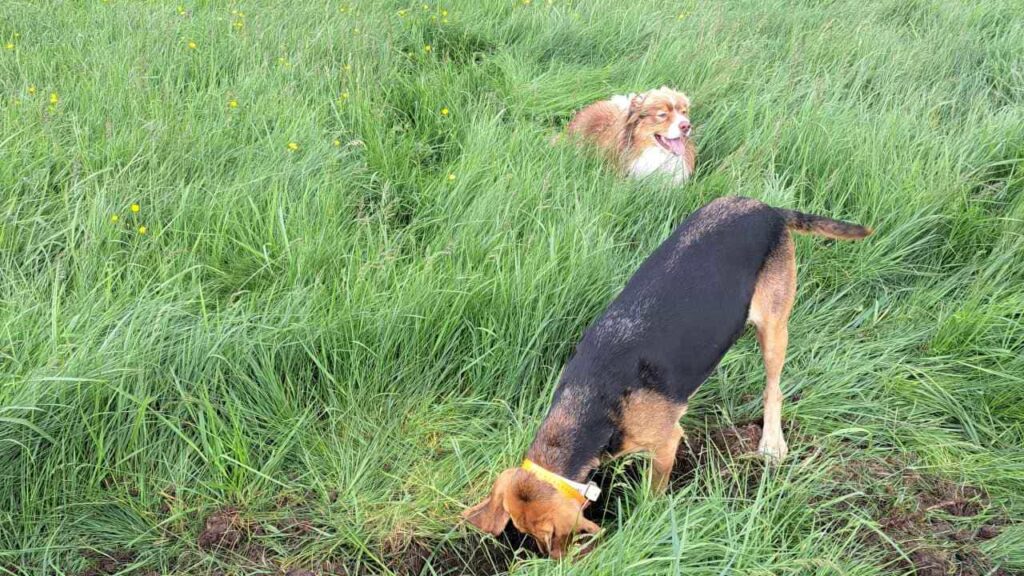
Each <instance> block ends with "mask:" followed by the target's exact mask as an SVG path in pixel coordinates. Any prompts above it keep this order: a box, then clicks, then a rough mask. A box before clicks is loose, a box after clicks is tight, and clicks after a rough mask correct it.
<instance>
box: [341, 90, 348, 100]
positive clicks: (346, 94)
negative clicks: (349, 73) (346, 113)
mask: <svg viewBox="0 0 1024 576" xmlns="http://www.w3.org/2000/svg"><path fill="white" fill-rule="evenodd" d="M339 98H340V99H341V100H348V90H345V91H344V92H342V93H341V95H340V96H339Z"/></svg>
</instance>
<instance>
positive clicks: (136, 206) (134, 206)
mask: <svg viewBox="0 0 1024 576" xmlns="http://www.w3.org/2000/svg"><path fill="white" fill-rule="evenodd" d="M131 210H132V212H134V213H136V214H138V213H139V210H142V206H139V203H138V202H135V203H133V204H132V205H131Z"/></svg>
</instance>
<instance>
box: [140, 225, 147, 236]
mask: <svg viewBox="0 0 1024 576" xmlns="http://www.w3.org/2000/svg"><path fill="white" fill-rule="evenodd" d="M146 232H149V228H146V227H145V226H139V234H142V235H145V234H146Z"/></svg>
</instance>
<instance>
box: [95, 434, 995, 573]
mask: <svg viewBox="0 0 1024 576" xmlns="http://www.w3.org/2000/svg"><path fill="white" fill-rule="evenodd" d="M787 437H788V438H789V439H790V440H791V441H794V440H796V439H798V438H800V435H799V431H798V430H794V429H790V430H787ZM760 439H761V427H760V426H759V425H757V424H746V425H739V426H731V427H727V428H721V429H719V430H715V431H712V432H710V433H708V434H706V435H698V434H696V433H691V435H690V436H687V438H686V440H685V442H683V443H681V445H680V447H679V451H678V453H677V455H676V466H675V469H674V470H673V473H672V478H671V480H670V488H669V489H670V490H673V489H678V488H681V487H683V486H686V485H688V484H689V483H691V482H693V480H694V478H695V477H696V475H697V474H698V473H699V472H700V471H702V470H706V469H707V468H708V467H709V465H712V464H714V468H715V469H718V470H719V472H720V473H721V474H722V475H723V476H725V475H728V476H731V477H733V478H734V479H735V480H737V481H736V482H734V483H733V484H734V485H735V486H736V487H737V490H738V491H740V492H742V491H745V490H748V489H752V490H756V489H757V484H758V483H759V482H760V481H761V480H760V479H761V475H760V474H759V473H756V471H757V470H759V467H760V466H761V465H762V460H761V459H760V458H758V457H756V456H755V455H756V452H757V445H758V442H759V441H760ZM797 441H800V442H808V443H810V445H813V439H802V440H797ZM851 454H856V450H854V449H852V450H851ZM741 461H744V462H743V463H742V464H741ZM911 461H912V455H910V456H906V455H904V456H901V457H900V458H897V457H890V458H886V459H881V460H879V459H873V460H853V461H850V462H845V463H843V464H842V465H837V466H836V467H835V468H834V469H833V470H832V471H831V477H832V478H834V479H835V490H834V493H831V494H826V495H825V496H826V497H823V498H822V501H823V502H824V501H827V500H832V499H834V497H835V496H838V495H840V494H849V493H853V492H856V493H859V494H862V495H861V496H858V497H856V498H848V499H846V500H844V501H843V503H842V504H841V506H843V507H845V508H857V509H858V510H861V511H866V512H868V513H870V514H871V516H872V518H874V519H875V520H876V522H877V524H878V526H879V528H880V529H881V531H882V532H884V533H885V534H886V535H887V536H888V537H889V538H890V539H891V540H892V541H894V542H896V543H897V544H898V545H899V547H900V549H901V550H902V551H903V552H902V553H901V552H899V551H897V550H895V549H893V547H892V546H891V545H890V544H889V543H888V542H886V541H885V540H884V539H882V538H880V537H879V536H878V535H877V534H876V533H873V532H871V533H868V534H866V535H865V536H864V538H865V540H866V541H867V542H869V543H871V544H873V545H875V546H876V547H877V548H878V549H880V550H883V551H884V552H883V553H884V554H885V555H886V557H887V558H888V559H889V562H890V564H889V566H890V567H891V568H892V569H893V570H894V571H896V572H901V573H903V572H913V573H914V574H917V575H918V576H946V575H953V574H956V575H957V576H975V575H978V576H980V575H982V574H989V575H996V576H999V575H1008V574H1009V572H1007V571H1005V570H1003V569H1001V568H999V567H997V566H995V565H994V564H993V563H992V562H991V561H990V559H988V558H987V557H986V556H985V555H984V553H982V551H981V549H980V547H979V546H978V544H979V543H980V542H982V541H984V540H989V539H992V538H995V537H996V536H998V535H999V531H1000V528H1001V526H1002V524H1003V523H1004V522H1003V521H1002V520H1000V519H999V518H993V517H992V508H991V507H990V506H989V503H988V498H987V495H986V494H984V492H982V491H981V490H979V489H976V488H972V487H969V486H958V485H955V484H953V483H951V482H949V481H948V480H945V479H941V478H938V477H930V476H928V475H927V474H924V473H922V472H921V471H920V470H918V469H916V468H914V467H913V466H911V465H910V464H909V462H911ZM619 468H620V469H621V468H622V467H619ZM643 470H644V467H643V466H642V465H640V464H639V463H637V462H636V461H634V462H632V463H630V464H627V465H626V466H625V468H624V469H623V472H622V473H618V474H617V473H614V472H613V468H612V467H611V466H605V467H603V468H601V469H599V470H598V472H597V473H596V474H595V477H594V481H595V482H597V483H598V484H599V485H600V486H601V487H602V491H603V492H602V497H601V499H600V500H599V501H598V502H596V503H594V504H592V505H591V506H590V507H589V508H588V509H587V511H586V515H587V517H588V518H591V519H592V520H594V521H596V522H598V523H600V524H602V525H603V526H605V527H606V528H607V527H609V526H614V525H615V523H614V519H615V516H616V515H617V514H620V513H621V514H629V513H630V512H631V510H630V509H629V506H631V504H630V502H631V499H630V498H623V497H622V496H624V495H625V492H626V491H627V490H632V489H635V487H636V485H637V484H638V483H640V482H643V481H644V472H643ZM171 494H172V496H171V497H172V498H173V492H171ZM313 498H315V495H307V497H306V498H304V497H302V496H301V495H299V496H295V495H286V496H282V497H281V499H279V501H278V502H276V504H278V511H279V512H284V516H283V517H282V518H280V519H278V520H276V521H272V522H263V523H260V522H256V521H253V520H251V519H247V518H246V517H245V516H244V515H243V514H242V513H241V512H240V511H239V510H237V509H235V508H224V509H221V510H217V511H215V512H214V513H212V514H210V515H209V516H208V517H207V518H206V519H205V520H204V524H203V530H202V531H201V532H200V534H199V537H198V540H197V545H198V547H199V548H200V549H202V550H205V551H206V552H207V553H215V554H217V555H223V556H225V560H228V557H230V561H231V562H232V563H239V564H241V565H242V567H244V568H247V569H249V568H251V569H258V570H260V571H262V572H266V573H272V574H277V575H280V576H363V575H374V574H380V573H382V572H384V569H385V567H386V569H387V570H388V571H390V572H394V573H396V574H399V575H402V576H418V575H427V574H430V575H438V576H443V575H485V574H486V575H491V574H501V573H505V572H507V571H508V570H509V568H510V566H511V565H512V564H513V563H514V562H515V560H516V559H517V558H522V557H528V556H533V555H537V554H539V550H538V549H537V547H536V545H535V543H534V542H533V540H532V539H530V538H529V537H527V536H524V535H523V534H520V533H519V532H517V531H516V530H515V528H513V527H512V525H511V523H510V524H509V526H508V527H507V528H506V530H505V532H504V533H503V534H502V535H501V536H500V537H498V538H497V539H491V538H488V537H484V536H481V535H479V534H477V533H475V532H473V531H471V530H467V531H465V532H460V533H459V535H458V536H457V537H454V538H451V539H446V540H436V539H424V538H420V537H415V536H411V535H410V536H402V535H396V536H395V537H393V538H391V539H389V540H388V541H386V542H385V543H384V544H383V545H382V546H381V549H380V550H377V551H375V552H373V553H371V554H369V555H367V554H366V551H352V553H351V554H347V553H346V552H347V551H338V552H337V554H338V556H337V557H334V558H330V559H323V560H320V561H317V562H314V563H311V564H309V565H304V566H295V565H285V564H283V563H282V559H281V558H279V557H277V555H276V553H275V552H274V551H272V550H270V549H268V548H265V547H264V546H262V545H261V544H260V541H261V536H265V535H268V534H270V535H273V536H274V537H275V538H279V537H280V536H284V542H285V548H294V549H298V548H300V547H301V546H302V545H303V543H304V542H305V541H308V539H309V538H313V537H315V536H316V534H317V533H318V532H320V531H321V530H324V531H329V530H330V527H328V526H317V525H316V523H315V520H314V519H313V518H315V513H313V512H312V511H311V510H309V509H308V508H307V507H306V506H305V502H306V501H308V500H311V499H313ZM823 513H825V514H829V515H834V513H835V510H834V509H829V510H827V511H824V512H823ZM264 542H265V540H264ZM276 542H279V543H280V542H281V540H280V539H277V540H276ZM186 554H192V553H190V552H187V553H186ZM353 558H355V559H357V560H353ZM89 559H90V560H91V561H92V566H91V567H90V568H89V569H88V570H86V571H84V572H81V573H80V574H79V576H104V575H108V574H114V573H117V572H119V571H122V570H124V569H125V568H127V567H128V566H129V565H130V564H131V563H132V562H133V561H134V560H135V554H133V553H132V552H129V551H123V550H120V551H115V552H112V553H110V554H106V555H100V554H91V555H90V557H89ZM182 560H183V562H182V563H183V564H187V562H184V557H183V559H182ZM381 563H383V565H382V564H381Z"/></svg>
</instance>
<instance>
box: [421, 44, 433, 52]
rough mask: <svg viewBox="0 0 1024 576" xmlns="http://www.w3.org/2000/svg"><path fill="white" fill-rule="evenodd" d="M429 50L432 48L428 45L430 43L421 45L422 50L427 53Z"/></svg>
mask: <svg viewBox="0 0 1024 576" xmlns="http://www.w3.org/2000/svg"><path fill="white" fill-rule="evenodd" d="M431 50H433V48H431V47H430V44H427V45H426V46H424V47H423V51H424V52H427V53H429V52H430V51H431Z"/></svg>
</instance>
